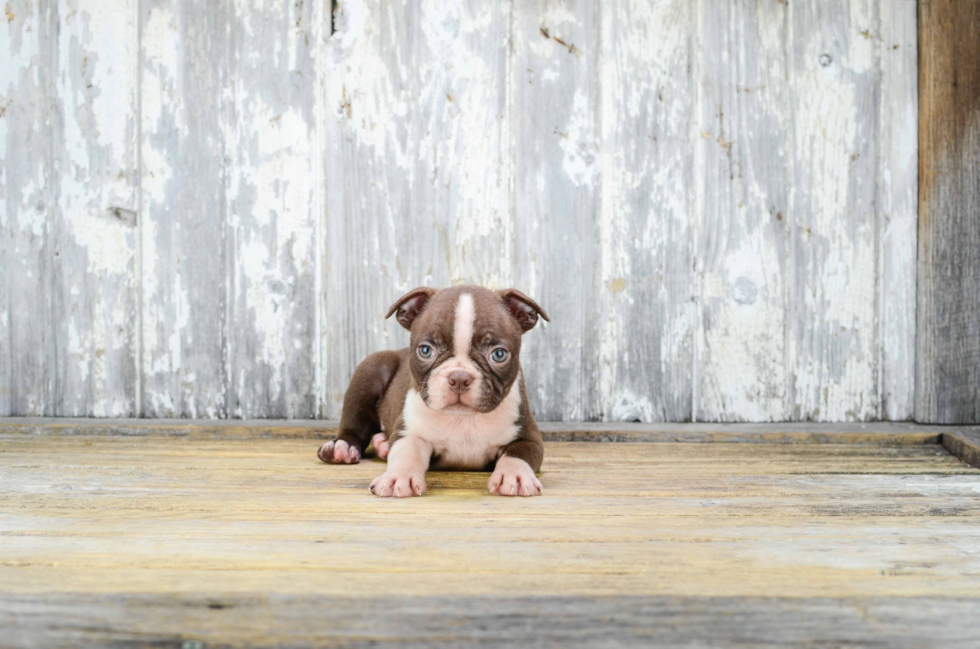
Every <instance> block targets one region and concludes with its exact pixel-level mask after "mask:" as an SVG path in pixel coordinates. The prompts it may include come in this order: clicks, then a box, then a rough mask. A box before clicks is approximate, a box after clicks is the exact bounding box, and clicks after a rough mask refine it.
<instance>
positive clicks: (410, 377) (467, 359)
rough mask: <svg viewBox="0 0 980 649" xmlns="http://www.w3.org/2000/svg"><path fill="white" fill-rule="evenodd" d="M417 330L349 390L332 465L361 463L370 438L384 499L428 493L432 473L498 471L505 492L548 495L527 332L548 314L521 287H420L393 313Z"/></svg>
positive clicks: (367, 366) (380, 355) (374, 360)
mask: <svg viewBox="0 0 980 649" xmlns="http://www.w3.org/2000/svg"><path fill="white" fill-rule="evenodd" d="M392 314H397V315H396V317H397V319H398V322H399V323H400V324H401V325H402V326H403V327H405V328H406V329H408V330H409V331H410V332H411V334H412V335H411V343H410V345H409V347H408V348H407V349H401V350H399V351H384V352H377V353H375V354H371V355H370V356H368V357H367V358H366V359H364V361H362V362H361V364H360V365H358V366H357V369H356V370H355V371H354V376H353V378H352V379H351V382H350V386H349V387H348V388H347V393H346V394H345V395H344V409H343V413H342V414H341V418H340V430H339V431H338V434H337V438H336V439H335V440H333V441H329V442H327V443H325V444H324V445H323V446H321V447H320V450H319V452H318V456H319V458H320V459H321V460H323V461H324V462H328V463H331V464H353V463H355V462H358V461H360V459H361V457H363V455H364V449H365V448H366V447H367V445H368V442H371V443H372V444H373V445H374V449H375V451H376V452H377V454H378V457H380V458H382V459H384V458H386V457H387V459H388V470H387V471H385V473H384V475H382V476H380V477H378V478H375V479H374V481H373V482H372V483H371V492H372V493H374V494H375V495H378V496H398V497H404V496H421V495H422V494H423V493H425V489H426V485H425V472H426V471H427V470H428V469H429V468H430V467H431V468H436V469H477V470H480V469H482V470H490V469H491V468H492V470H493V474H492V475H491V476H490V481H489V482H488V484H487V488H488V489H489V490H490V492H491V493H494V494H499V495H501V496H539V495H541V490H542V488H541V482H540V481H539V480H538V478H537V477H536V476H535V475H534V473H535V471H537V470H538V469H540V468H541V460H542V459H543V458H544V447H543V445H542V443H541V433H540V432H539V431H538V425H537V423H536V422H535V421H534V416H533V415H532V414H531V409H530V407H529V406H528V402H527V390H526V389H525V387H524V376H523V372H522V370H521V364H520V358H519V357H520V352H521V336H522V335H523V334H524V333H525V332H527V331H530V330H531V329H533V328H534V325H535V324H537V322H538V316H539V315H540V316H541V317H542V318H544V319H545V320H548V315H547V314H546V313H545V312H544V309H542V308H541V307H539V306H538V305H537V304H535V302H534V300H532V299H531V298H529V297H527V296H526V295H524V294H522V293H521V292H519V291H516V290H514V289H508V290H503V291H491V290H489V289H486V288H482V287H479V286H455V287H453V288H447V289H443V290H436V289H432V288H417V289H415V290H414V291H410V292H409V293H406V294H405V295H403V296H402V297H401V298H400V299H399V300H398V301H397V302H395V304H393V305H392V307H391V309H390V310H389V311H388V315H387V316H386V317H391V315H392Z"/></svg>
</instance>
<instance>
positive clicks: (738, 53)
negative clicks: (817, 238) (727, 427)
mask: <svg viewBox="0 0 980 649" xmlns="http://www.w3.org/2000/svg"><path fill="white" fill-rule="evenodd" d="M698 13H699V18H700V24H699V25H698V35H699V42H700V44H701V46H700V50H699V53H700V56H699V64H698V66H697V69H698V71H699V77H698V82H699V92H700V106H699V117H700V124H699V126H698V135H699V137H698V147H699V150H700V152H699V163H698V170H699V174H698V186H697V189H696V191H697V192H698V194H699V196H700V200H699V204H700V205H701V210H702V212H701V213H700V214H699V215H698V218H699V221H698V227H697V230H698V232H697V253H698V306H699V308H700V324H699V329H698V342H697V360H696V366H697V369H696V374H695V380H696V381H697V385H696V386H695V394H696V402H695V410H694V412H695V418H696V419H697V420H698V421H785V420H787V419H789V418H790V417H791V416H792V405H791V395H790V393H789V391H788V389H787V383H788V379H789V374H788V369H787V367H786V357H787V349H786V347H787V344H786V343H787V341H786V336H787V334H788V332H789V328H788V324H789V311H788V309H787V298H788V295H787V291H788V288H789V286H790V284H791V282H790V277H791V274H792V271H793V268H792V259H791V258H790V237H791V227H792V226H791V221H790V218H789V211H790V195H791V192H792V183H793V177H792V158H793V152H792V142H793V123H792V98H791V96H790V93H789V87H788V86H789V61H788V60H787V45H788V41H789V22H788V17H787V13H788V8H787V5H786V4H784V3H781V2H725V3H717V2H707V3H703V4H702V8H701V11H699V12H698Z"/></svg>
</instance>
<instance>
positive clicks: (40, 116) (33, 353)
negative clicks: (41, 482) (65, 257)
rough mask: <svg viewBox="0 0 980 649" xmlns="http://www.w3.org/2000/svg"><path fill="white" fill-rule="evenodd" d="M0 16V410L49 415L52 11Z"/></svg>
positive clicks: (11, 8)
mask: <svg viewBox="0 0 980 649" xmlns="http://www.w3.org/2000/svg"><path fill="white" fill-rule="evenodd" d="M4 8H5V10H6V16H5V17H3V16H0V25H2V26H0V55H2V57H3V63H2V64H0V161H2V164H0V268H2V272H3V278H2V280H0V412H2V413H3V414H9V415H52V414H54V412H53V409H52V407H51V406H52V399H51V397H52V395H53V394H54V393H55V386H54V368H55V341H54V337H53V336H52V335H51V327H50V323H51V316H52V314H51V287H52V278H51V258H52V251H51V232H50V228H51V221H52V219H53V214H54V210H55V209H56V205H55V201H56V197H55V192H54V189H53V187H52V184H51V183H52V178H53V173H52V169H51V157H50V156H51V150H52V146H53V143H52V142H51V139H50V138H51V133H50V131H51V114H52V111H51V107H50V105H49V97H50V96H51V84H52V83H53V74H54V70H53V64H54V63H53V61H52V54H53V53H54V48H53V45H52V27H53V25H52V22H51V20H52V18H51V11H50V9H49V8H47V7H39V6H36V5H35V3H32V2H17V1H14V2H8V3H7V4H6V5H5V7H4Z"/></svg>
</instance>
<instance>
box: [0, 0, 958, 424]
mask: <svg viewBox="0 0 980 649" xmlns="http://www.w3.org/2000/svg"><path fill="white" fill-rule="evenodd" d="M6 8H7V12H6V13H7V16H6V20H4V19H3V17H2V16H0V25H2V27H0V52H3V54H4V57H5V60H4V62H3V63H2V64H0V75H2V76H0V113H2V116H0V159H2V160H3V165H2V171H0V173H2V174H3V176H2V184H0V192H2V194H0V246H2V248H0V249H2V254H3V258H2V261H0V264H2V269H3V271H2V272H3V279H2V281H0V414H4V415H5V414H14V415H41V414H43V415H61V416H72V415H74V416H93V415H94V416H100V415H101V416H133V415H136V416H146V417H164V416H188V417H291V418H312V417H325V418H334V417H337V416H338V415H339V411H340V403H341V398H342V395H343V391H344V389H345V387H346V383H347V381H348V379H349V377H350V374H351V372H352V371H353V368H354V366H355V365H356V363H357V362H358V361H359V360H360V359H361V358H362V357H363V356H364V355H365V354H367V353H369V352H370V351H374V350H377V349H382V348H393V347H398V346H402V345H404V344H405V342H406V340H407V336H406V334H405V332H404V331H402V330H401V329H400V327H399V326H398V325H397V324H396V323H394V322H386V321H384V320H383V315H384V313H385V311H386V308H387V306H388V305H389V304H390V303H391V302H392V301H393V300H394V299H395V298H396V297H397V296H398V295H400V294H401V293H403V292H404V291H407V290H409V289H411V288H413V287H415V286H417V285H420V284H427V285H435V286H439V285H447V284H450V283H455V282H477V283H482V284H487V285H491V286H497V287H505V286H511V285H513V286H517V287H520V288H521V289H522V290H525V291H526V292H528V293H529V294H530V295H532V296H534V297H535V298H537V299H539V300H540V301H541V303H542V304H543V305H545V307H546V308H547V309H548V311H549V314H550V315H551V316H552V322H551V324H549V325H547V326H543V327H541V328H540V329H539V330H536V331H534V332H532V333H530V334H529V335H528V336H527V338H526V347H525V351H524V357H525V362H524V364H525V366H526V368H527V380H528V390H529V393H530V395H531V399H532V401H533V404H534V407H535V410H536V412H537V414H538V416H539V417H540V418H542V419H549V420H557V419H565V420H598V419H608V420H641V421H688V420H692V419H694V420H699V421H785V420H820V421H863V420H874V419H894V420H903V419H908V418H910V417H911V416H912V415H913V407H914V404H915V397H916V393H915V385H914V384H915V381H914V380H913V378H914V376H915V347H916V332H915V327H916V322H915V312H916V295H915V290H916V270H915V269H916V204H917V200H918V198H917V191H916V174H917V153H918V147H917V137H916V132H917V88H916V78H917V76H916V75H917V62H916V61H917V58H916V57H917V47H916V46H917V42H916V20H917V15H916V3H915V1H914V0H796V1H794V2H791V3H787V2H785V1H783V0H737V1H733V0H724V1H723V0H697V1H695V0H645V1H642V2H641V1H638V0H610V1H609V2H602V3H597V2H591V1H588V0H562V1H552V0H547V1H545V0H541V1H539V2H510V3H507V2H501V3H498V2H479V1H476V0H444V1H441V2H433V3H422V4H421V5H418V6H417V7H416V6H415V5H414V4H413V3H401V2H389V1H388V0H340V2H338V3H336V10H335V11H334V12H333V13H331V11H330V3H293V2H277V1H271V0H270V1H267V2H258V3H255V2H245V1H244V0H243V1H240V2H225V3H206V6H204V5H201V4H200V3H195V2H190V1H189V0H111V1H102V2H95V1H94V0H63V1H62V2H51V3H40V4H39V3H37V2H26V1H24V0H20V1H18V0H11V2H9V3H8V4H7V5H6ZM920 272H921V269H920ZM964 286H965V287H969V286H976V284H975V283H974V284H972V285H969V284H964ZM920 344H921V341H920ZM920 374H921V372H920Z"/></svg>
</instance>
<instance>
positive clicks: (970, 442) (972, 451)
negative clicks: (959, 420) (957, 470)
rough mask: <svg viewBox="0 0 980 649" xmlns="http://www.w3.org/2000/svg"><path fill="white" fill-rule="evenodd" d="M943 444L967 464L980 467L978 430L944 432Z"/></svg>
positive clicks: (979, 432)
mask: <svg viewBox="0 0 980 649" xmlns="http://www.w3.org/2000/svg"><path fill="white" fill-rule="evenodd" d="M943 446H944V447H946V450H948V451H949V452H950V453H952V454H953V455H955V456H956V457H958V458H960V459H961V460H963V461H964V462H966V463H967V464H971V465H973V466H975V467H977V468H980V430H969V429H967V430H956V431H950V432H945V433H943Z"/></svg>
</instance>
